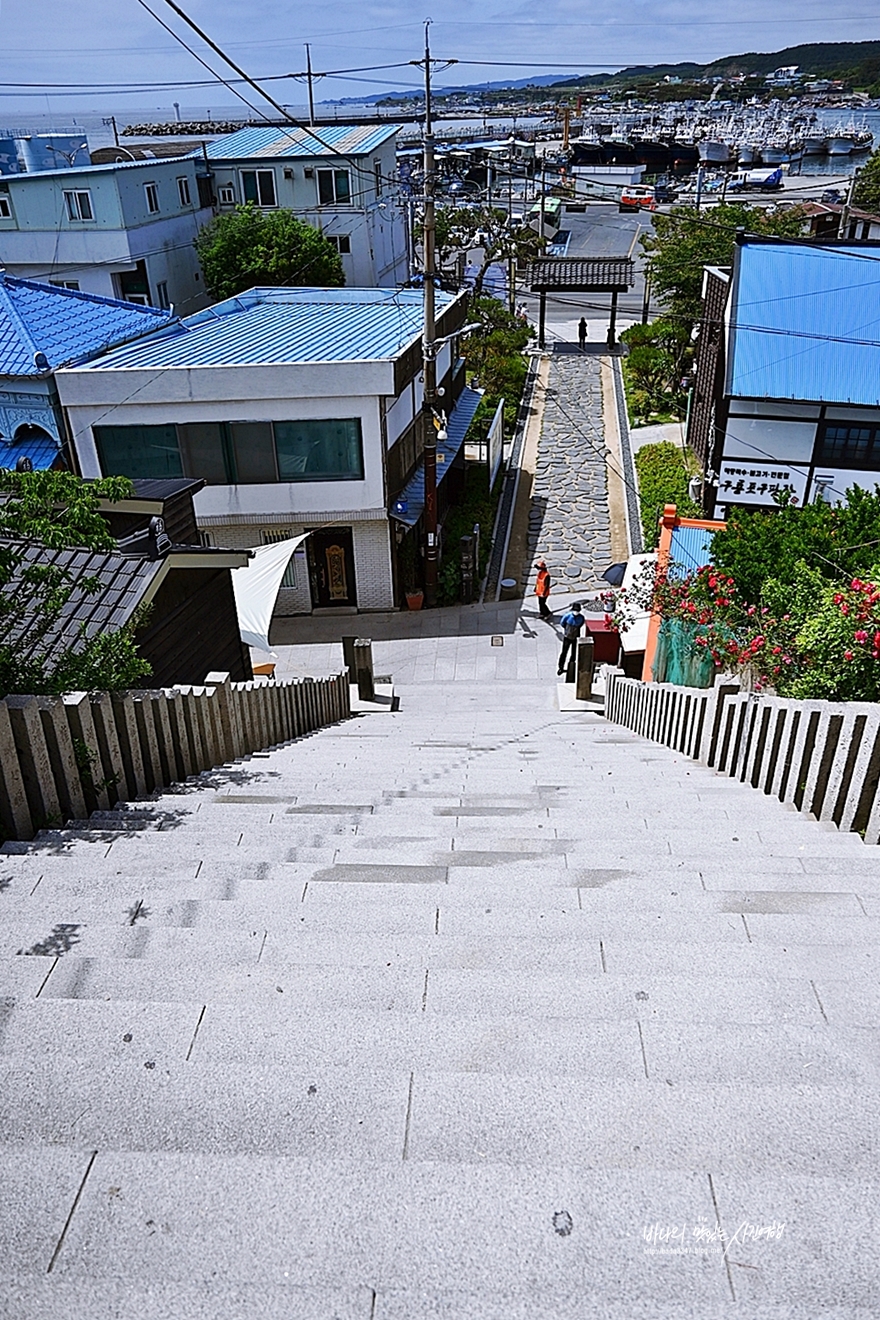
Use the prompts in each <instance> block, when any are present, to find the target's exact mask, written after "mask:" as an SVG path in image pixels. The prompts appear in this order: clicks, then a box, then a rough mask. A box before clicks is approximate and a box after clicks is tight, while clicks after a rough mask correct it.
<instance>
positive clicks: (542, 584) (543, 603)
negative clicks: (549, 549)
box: [535, 559, 553, 619]
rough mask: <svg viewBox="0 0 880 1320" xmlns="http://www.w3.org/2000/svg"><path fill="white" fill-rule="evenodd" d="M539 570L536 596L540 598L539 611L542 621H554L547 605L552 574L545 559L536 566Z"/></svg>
mask: <svg viewBox="0 0 880 1320" xmlns="http://www.w3.org/2000/svg"><path fill="white" fill-rule="evenodd" d="M535 568H536V569H537V570H538V576H537V579H536V581H535V595H536V596H537V597H538V610H539V611H540V614H541V618H542V619H552V618H553V615H552V614H551V613H550V607H549V606H548V604H547V597H548V596H549V595H550V573H549V572H548V570H547V565H546V563H545V562H544V560H543V559H539V560H538V562H537V563H536V564H535Z"/></svg>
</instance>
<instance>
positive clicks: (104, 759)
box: [89, 692, 126, 807]
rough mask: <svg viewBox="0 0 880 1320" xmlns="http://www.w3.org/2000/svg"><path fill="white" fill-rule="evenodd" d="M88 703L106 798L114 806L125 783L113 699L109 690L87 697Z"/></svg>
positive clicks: (123, 790) (122, 791) (124, 789)
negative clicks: (96, 740)
mask: <svg viewBox="0 0 880 1320" xmlns="http://www.w3.org/2000/svg"><path fill="white" fill-rule="evenodd" d="M89 705H90V707H91V711H92V722H93V724H94V726H95V736H96V737H97V739H98V751H99V752H100V755H101V768H102V770H103V779H104V784H105V785H106V788H107V798H108V800H109V803H110V806H111V807H114V806H115V805H116V803H117V802H119V801H120V799H121V798H122V796H123V795H124V793H125V791H126V785H125V761H124V759H123V756H122V748H121V747H120V745H119V735H118V733H117V731H116V717H115V715H114V712H113V701H112V699H111V697H110V694H109V692H100V693H97V694H95V695H93V696H91V697H90V698H89Z"/></svg>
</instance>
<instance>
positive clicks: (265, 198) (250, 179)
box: [241, 170, 278, 206]
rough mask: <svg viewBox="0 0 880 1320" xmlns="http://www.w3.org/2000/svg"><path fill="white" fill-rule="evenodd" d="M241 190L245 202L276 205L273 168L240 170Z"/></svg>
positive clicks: (258, 204)
mask: <svg viewBox="0 0 880 1320" xmlns="http://www.w3.org/2000/svg"><path fill="white" fill-rule="evenodd" d="M241 191H242V194H243V196H244V200H245V201H246V202H256V204H257V206H277V205H278V203H277V202H276V200H275V171H274V170H242V172H241Z"/></svg>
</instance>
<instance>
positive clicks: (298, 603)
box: [207, 513, 396, 616]
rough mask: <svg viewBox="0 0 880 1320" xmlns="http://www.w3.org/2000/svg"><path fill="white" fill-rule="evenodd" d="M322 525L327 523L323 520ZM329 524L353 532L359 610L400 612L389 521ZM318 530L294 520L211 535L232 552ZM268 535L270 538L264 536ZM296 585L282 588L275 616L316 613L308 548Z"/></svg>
mask: <svg viewBox="0 0 880 1320" xmlns="http://www.w3.org/2000/svg"><path fill="white" fill-rule="evenodd" d="M322 521H324V520H323V519H322ZM328 521H332V522H337V523H338V525H339V526H349V527H351V530H352V541H353V546H354V572H355V582H356V584H357V601H358V609H359V610H362V611H369V610H393V609H395V608H396V603H395V600H394V591H393V580H392V571H391V530H390V524H389V522H388V519H387V518H376V519H372V520H369V521H367V520H363V521H356V520H349V521H346V517H345V514H344V513H343V514H340V515H339V517H338V518H330V519H329V520H328ZM313 526H314V520H311V521H308V522H306V521H302V520H297V519H295V518H291V519H290V520H289V521H286V522H284V524H283V525H281V524H278V523H271V524H269V523H267V524H264V525H262V526H258V525H242V524H236V525H232V524H221V525H216V524H212V525H211V527H210V528H208V529H207V535H208V537H209V538H210V542H211V544H212V545H214V546H220V547H222V548H225V549H230V550H242V549H249V548H251V547H252V546H258V545H265V544H266V541H267V540H269V539H273V540H274V539H277V537H278V534H279V532H281V531H284V532H289V533H290V535H291V536H300V535H301V534H302V533H303V532H305V531H308V530H309V528H311V527H313ZM265 533H268V534H269V535H268V536H267V535H264V534H265ZM293 563H294V579H295V585H294V586H292V587H282V588H281V590H280V592H279V593H278V603H277V605H276V607H275V613H276V614H277V615H280V616H287V615H291V614H310V613H311V611H312V593H311V587H310V585H309V566H308V558H307V552H306V549H305V546H301V547H300V549H298V550H297V551H296V553H295V554H294V556H293Z"/></svg>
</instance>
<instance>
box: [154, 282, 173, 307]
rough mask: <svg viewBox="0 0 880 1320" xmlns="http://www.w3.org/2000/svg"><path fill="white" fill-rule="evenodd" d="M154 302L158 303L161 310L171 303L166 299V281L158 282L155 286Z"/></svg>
mask: <svg viewBox="0 0 880 1320" xmlns="http://www.w3.org/2000/svg"><path fill="white" fill-rule="evenodd" d="M156 301H157V302H158V304H159V306H160V307H162V308H166V309H167V308H168V307H170V306H171V302H170V300H169V298H168V282H167V280H160V282H159V283H158V284H157V285H156Z"/></svg>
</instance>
